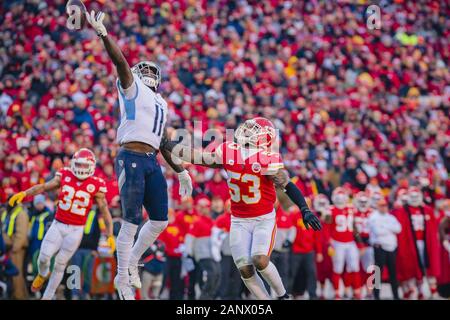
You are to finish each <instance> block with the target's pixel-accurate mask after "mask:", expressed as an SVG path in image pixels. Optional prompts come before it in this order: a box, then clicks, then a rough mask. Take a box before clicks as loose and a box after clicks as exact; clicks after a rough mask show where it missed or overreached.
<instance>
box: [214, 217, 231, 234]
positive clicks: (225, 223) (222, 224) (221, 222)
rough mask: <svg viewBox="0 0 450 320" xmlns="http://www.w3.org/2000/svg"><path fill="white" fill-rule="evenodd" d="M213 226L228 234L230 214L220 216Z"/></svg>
mask: <svg viewBox="0 0 450 320" xmlns="http://www.w3.org/2000/svg"><path fill="white" fill-rule="evenodd" d="M215 225H216V227H217V228H219V229H221V230H223V231H225V232H230V227H231V213H229V212H224V213H222V214H221V215H220V216H218V217H217V218H216V222H215Z"/></svg>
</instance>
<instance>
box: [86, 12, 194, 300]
mask: <svg viewBox="0 0 450 320" xmlns="http://www.w3.org/2000/svg"><path fill="white" fill-rule="evenodd" d="M86 18H87V21H88V23H89V24H90V25H91V26H92V28H93V29H94V30H95V31H96V32H97V35H98V36H99V38H100V39H101V40H102V42H103V45H104V47H105V49H106V51H107V53H108V55H109V57H110V58H111V61H112V62H113V64H114V65H115V67H116V69H117V74H118V80H117V89H118V92H119V105H120V125H119V128H118V130H117V142H118V143H119V145H120V146H121V148H120V151H119V153H118V155H117V157H116V159H115V168H116V174H117V177H118V180H119V191H120V200H121V205H122V215H123V223H122V226H121V229H120V232H119V235H118V237H117V260H118V262H117V276H116V278H115V279H114V284H115V286H116V289H117V291H118V294H119V297H120V298H121V299H125V300H134V294H133V291H132V287H131V286H134V287H137V288H140V286H141V281H140V278H139V272H138V267H137V265H138V261H139V259H140V258H141V256H142V254H143V253H144V252H145V250H146V249H148V247H149V246H150V245H151V244H152V243H153V242H154V241H155V240H156V238H157V237H158V236H159V234H160V233H161V232H162V231H163V230H164V229H165V228H166V226H167V223H168V218H167V210H168V196H167V183H166V181H165V178H164V176H163V174H162V172H161V168H160V166H159V164H158V161H157V160H156V154H157V152H158V149H159V147H160V142H161V137H162V136H163V135H164V134H165V124H166V120H167V113H168V110H167V103H166V101H165V100H164V99H163V98H162V97H161V95H160V94H158V93H157V90H158V86H159V84H160V82H161V69H160V68H159V66H158V65H157V64H155V63H153V62H150V61H142V62H139V63H138V64H137V65H135V66H134V67H132V68H130V66H129V65H128V62H127V60H126V59H125V57H124V56H123V54H122V52H121V50H120V48H119V47H118V46H117V44H116V43H115V42H114V40H113V39H112V38H111V37H110V36H109V35H108V32H107V30H106V27H105V26H104V24H103V19H104V18H105V14H104V13H103V12H98V13H95V12H94V11H91V12H90V13H86ZM160 151H161V153H162V155H163V156H164V158H165V159H166V161H167V162H168V163H169V165H170V166H171V167H172V168H173V169H174V170H175V171H176V172H177V173H178V179H179V181H180V195H181V196H189V195H190V194H191V192H192V181H191V178H190V177H189V174H188V172H187V171H186V170H184V168H183V167H182V166H179V165H176V164H175V163H173V161H172V160H171V156H170V152H168V151H165V150H160ZM142 206H144V207H145V209H146V210H147V212H148V213H149V217H150V219H149V221H147V222H146V223H145V224H144V225H143V226H142V228H141V230H140V232H139V237H138V239H137V240H136V243H135V244H134V245H133V241H134V237H135V234H136V232H137V229H138V226H139V224H140V223H141V222H142Z"/></svg>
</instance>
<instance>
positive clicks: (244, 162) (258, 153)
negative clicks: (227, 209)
mask: <svg viewBox="0 0 450 320" xmlns="http://www.w3.org/2000/svg"><path fill="white" fill-rule="evenodd" d="M216 155H217V156H218V157H220V158H221V160H222V164H223V167H224V169H225V170H226V171H227V174H228V189H229V191H230V196H231V214H232V215H233V216H236V217H240V218H251V217H258V216H261V215H264V214H267V213H271V212H272V211H273V206H274V203H275V200H276V194H275V186H274V184H273V182H272V180H270V179H269V175H273V174H275V173H276V172H277V171H278V169H281V168H282V167H283V163H282V161H281V156H280V154H278V153H273V152H268V151H265V150H258V149H246V148H242V147H241V146H240V145H239V144H237V143H234V142H224V143H222V144H221V145H219V146H218V147H217V148H216Z"/></svg>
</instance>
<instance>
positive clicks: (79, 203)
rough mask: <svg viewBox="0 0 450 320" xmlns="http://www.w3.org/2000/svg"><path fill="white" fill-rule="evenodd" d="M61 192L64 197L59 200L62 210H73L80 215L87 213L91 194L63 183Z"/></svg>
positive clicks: (72, 211)
mask: <svg viewBox="0 0 450 320" xmlns="http://www.w3.org/2000/svg"><path fill="white" fill-rule="evenodd" d="M61 192H63V198H62V200H60V201H59V203H58V207H59V208H60V209H61V210H64V211H68V212H71V213H73V214H77V215H80V216H84V215H85V214H86V207H87V206H88V205H89V201H90V198H91V196H90V194H89V193H87V192H86V191H83V190H77V191H75V189H74V188H73V187H71V186H69V185H67V184H66V185H63V187H62V189H61Z"/></svg>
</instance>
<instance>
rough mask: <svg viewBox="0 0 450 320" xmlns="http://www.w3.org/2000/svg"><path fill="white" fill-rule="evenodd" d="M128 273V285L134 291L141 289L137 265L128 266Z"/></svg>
mask: <svg viewBox="0 0 450 320" xmlns="http://www.w3.org/2000/svg"><path fill="white" fill-rule="evenodd" d="M128 272H129V273H130V284H131V285H132V286H133V287H135V288H136V289H140V288H142V283H141V278H140V277H139V268H138V265H137V264H135V265H130V266H129V267H128Z"/></svg>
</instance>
